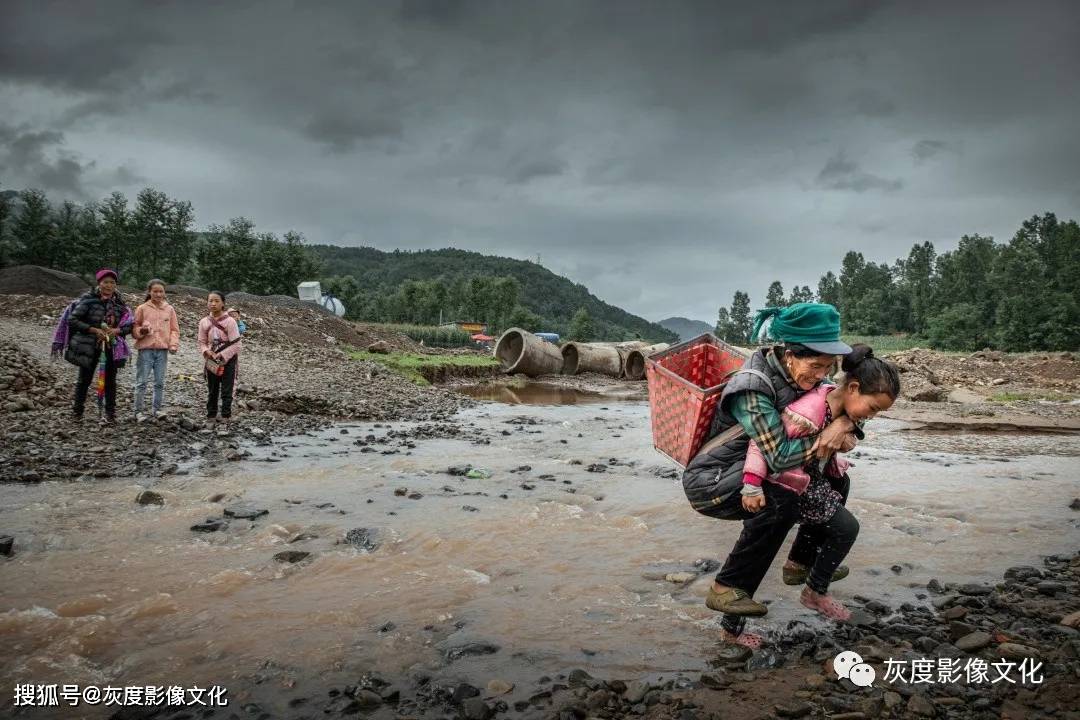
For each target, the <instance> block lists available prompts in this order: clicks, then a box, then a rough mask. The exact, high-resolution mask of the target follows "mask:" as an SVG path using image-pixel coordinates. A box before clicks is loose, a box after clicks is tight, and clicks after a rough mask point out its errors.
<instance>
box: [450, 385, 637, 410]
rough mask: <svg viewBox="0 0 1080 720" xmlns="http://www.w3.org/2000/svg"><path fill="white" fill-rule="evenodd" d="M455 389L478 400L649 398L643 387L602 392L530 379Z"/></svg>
mask: <svg viewBox="0 0 1080 720" xmlns="http://www.w3.org/2000/svg"><path fill="white" fill-rule="evenodd" d="M455 390H456V392H459V393H461V394H462V395H467V396H468V397H471V398H473V399H474V400H486V401H488V402H497V403H505V404H507V405H587V404H593V403H610V402H620V401H637V402H640V401H642V400H646V399H647V398H648V396H647V395H645V394H644V393H642V392H641V391H640V390H634V391H623V390H617V392H605V393H600V392H593V391H589V390H578V389H575V388H565V387H559V386H558V385H551V384H548V383H539V382H529V383H525V384H524V385H520V386H511V385H501V384H498V383H482V384H479V385H466V386H464V387H459V388H455Z"/></svg>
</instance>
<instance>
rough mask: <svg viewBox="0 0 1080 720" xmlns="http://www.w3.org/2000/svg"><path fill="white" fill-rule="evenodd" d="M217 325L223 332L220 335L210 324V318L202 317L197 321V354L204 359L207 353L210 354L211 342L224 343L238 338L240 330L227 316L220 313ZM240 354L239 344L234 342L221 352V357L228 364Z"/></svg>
mask: <svg viewBox="0 0 1080 720" xmlns="http://www.w3.org/2000/svg"><path fill="white" fill-rule="evenodd" d="M217 322H218V325H220V326H221V327H222V328H224V330H225V332H224V333H222V332H221V331H219V330H218V329H217V328H215V327H214V324H213V323H212V322H210V317H209V316H207V317H204V318H203V319H202V320H200V321H199V353H200V354H201V355H202V356H203V357H206V354H207V353H208V352H211V349H210V342H211V340H224V341H226V342H228V341H231V340H236V339H238V338H239V337H240V328H238V327H237V326H236V321H235V320H233V319H232V318H231V317H229V316H228V315H226V314H224V313H222V314H221V317H219V318H217ZM239 353H240V343H239V342H234V343H233V344H232V345H230V346H229V347H227V348H225V349H224V350H222V351H221V357H222V359H223V360H224V361H225V362H229V360H232V359H233V358H234V357H236V356H237V355H238V354H239Z"/></svg>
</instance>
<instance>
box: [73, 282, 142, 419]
mask: <svg viewBox="0 0 1080 720" xmlns="http://www.w3.org/2000/svg"><path fill="white" fill-rule="evenodd" d="M95 279H96V280H97V287H96V288H94V289H93V290H91V291H89V292H87V293H86V294H85V295H83V296H82V297H81V298H79V300H78V302H77V303H76V305H75V308H74V309H73V310H72V311H71V314H70V315H69V317H68V327H69V330H70V337H69V339H68V343H67V350H66V351H65V352H64V359H65V360H67V361H68V362H70V363H72V364H73V365H77V366H78V367H79V379H78V381H76V383H75V403H74V406H73V407H72V414H73V415H74V417H75V419H80V418H82V415H83V410H84V409H85V407H86V395H87V392H88V391H89V389H90V383H91V382H92V381H93V379H94V370H95V369H96V368H97V366H98V360H99V359H100V357H101V353H102V352H104V353H105V416H104V420H105V422H106V423H114V422H116V373H117V371H118V370H119V369H120V368H121V367H123V365H124V363H125V359H126V357H127V345H126V344H124V343H123V337H124V336H125V335H129V334H131V327H132V324H133V322H134V318H133V316H132V314H131V311H130V310H129V309H128V307H127V305H125V304H124V298H123V297H121V295H120V292H119V290H118V289H117V287H116V286H117V282H118V280H119V276H118V275H117V273H116V271H115V270H111V269H109V268H102V269H101V270H98V271H97V274H96V275H95Z"/></svg>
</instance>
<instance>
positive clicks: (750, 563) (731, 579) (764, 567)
mask: <svg viewBox="0 0 1080 720" xmlns="http://www.w3.org/2000/svg"><path fill="white" fill-rule="evenodd" d="M829 482H830V483H832V486H833V487H834V488H835V489H836V490H837V492H839V493H840V494H841V495H842V496H843V497H844V502H845V503H846V502H847V497H848V492H849V490H850V489H851V481H850V480H849V479H848V477H847V475H845V476H844V477H842V478H830V479H829ZM761 487H762V490H763V491H764V492H765V508H764V509H762V510H761V511H760V512H757V513H750V512H747V511H746V510H743V509H742V496H741V495H739V493H733V494H732V495H731V496H730V497H728V498H726V499H725V500H724V502H723V504H722V505H718V506H717V508H716V511H715V513H707V514H714V515H715V516H717V517H723V518H726V519H742V521H743V530H742V533H741V534H740V535H739V539H738V540H736V541H735V547H733V548H732V549H731V553H730V554H728V557H727V561H725V562H724V566H723V567H722V568H720V572H719V573H717V575H716V582H718V583H719V584H721V585H726V586H727V587H735V588H739V589H740V590H743V591H745V592H747V593H748V594H749V595H750V596H751V597H753V595H754V593H756V592H757V590H758V586H759V585H761V581H762V580H763V579H764V578H765V574H766V573H767V572H768V571H769V568H770V567H771V566H772V562H773V560H774V559H775V558H776V554H777V553H778V552H780V548H781V547H782V546H783V544H784V541H785V540H786V539H787V536H788V533H789V532H790V531H791V528H792V526H794V525H795V524H796V523H797V522H798V521H799V496H798V495H797V494H796V493H794V492H792V491H791V490H787V489H785V488H783V487H781V486H779V485H776V484H775V483H770V482H765V483H762V486H761ZM844 512H845V513H847V514H848V515H849V516H850V513H848V512H847V510H846V509H844ZM839 514H840V513H839V512H837V515H839ZM834 518H835V516H834ZM851 520H852V521H855V518H854V517H851ZM834 530H836V529H835V528H831V527H829V526H828V524H825V525H811V524H804V525H800V526H799V533H798V534H797V535H796V536H795V542H794V544H793V545H792V546H791V552H790V553H788V558H789V559H790V560H791V561H792V562H796V563H798V564H800V565H802V566H804V567H808V568H815V565H816V564H817V561H818V557H819V555H820V554H821V553H822V551H823V550H824V548H825V547H826V545H828V544H829V542H828V541H829V539H830V538H831V534H830V533H832V532H833V531H834ZM855 534H856V535H857V534H858V522H857V521H856V522H855ZM854 542H855V539H854V537H851V542H850V543H848V544H847V549H845V550H844V551H843V554H842V555H840V560H842V559H843V557H844V556H845V555H847V550H850V549H851V545H852V544H853V543H854ZM838 550H839V545H838V546H837V547H836V549H835V550H834V551H832V552H830V555H829V560H828V561H829V562H830V563H831V562H832V560H833V559H835V557H836V554H837V551H838ZM840 560H836V564H835V565H834V566H833V568H832V569H831V570H829V572H828V575H826V577H827V578H830V579H831V578H832V574H833V572H834V571H835V570H836V567H837V566H839V564H840ZM826 587H828V584H827V583H826ZM743 620H744V619H743V618H741V617H739V616H735V615H724V619H723V621H722V623H721V625H722V627H723V628H724V629H725V630H728V632H732V633H735V634H737V633H738V632H740V631H741V629H742V624H743Z"/></svg>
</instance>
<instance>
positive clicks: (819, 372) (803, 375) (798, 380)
mask: <svg viewBox="0 0 1080 720" xmlns="http://www.w3.org/2000/svg"><path fill="white" fill-rule="evenodd" d="M835 361H836V356H835V355H815V356H814V357H808V358H798V357H795V355H794V354H792V353H790V352H785V353H784V366H785V367H786V368H787V371H788V374H789V375H791V379H792V380H794V381H795V384H796V385H798V386H799V389H800V390H813V389H814V387H815V386H817V384H818V383H819V382H821V381H822V380H824V379H825V377H826V376H827V375H828V374H829V373H830V372H831V371H832V369H833V363H834V362H835Z"/></svg>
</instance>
